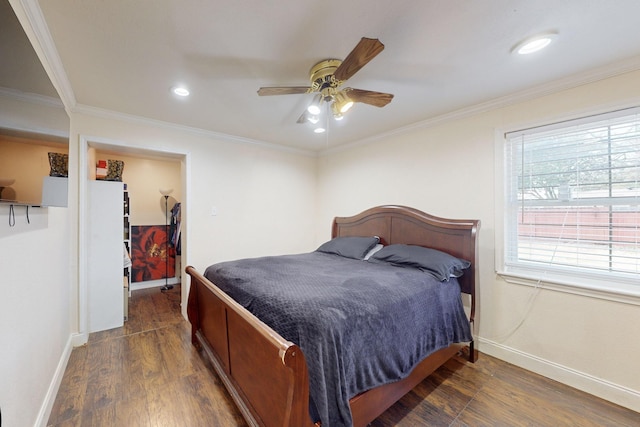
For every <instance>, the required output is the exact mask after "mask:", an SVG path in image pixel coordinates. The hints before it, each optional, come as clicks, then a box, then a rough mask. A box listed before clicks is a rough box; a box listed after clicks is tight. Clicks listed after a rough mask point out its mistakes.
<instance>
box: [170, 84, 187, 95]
mask: <svg viewBox="0 0 640 427" xmlns="http://www.w3.org/2000/svg"><path fill="white" fill-rule="evenodd" d="M171 92H173V93H174V94H176V95H178V96H189V89H187V88H186V87H184V86H174V87H172V88H171Z"/></svg>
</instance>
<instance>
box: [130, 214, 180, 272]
mask: <svg viewBox="0 0 640 427" xmlns="http://www.w3.org/2000/svg"><path fill="white" fill-rule="evenodd" d="M167 257H168V261H169V262H168V263H167ZM131 263H132V265H131V276H132V281H133V282H145V281H148V280H159V279H164V278H165V277H174V276H175V274H176V273H175V248H174V247H173V246H172V245H171V244H167V232H166V226H165V225H133V226H131Z"/></svg>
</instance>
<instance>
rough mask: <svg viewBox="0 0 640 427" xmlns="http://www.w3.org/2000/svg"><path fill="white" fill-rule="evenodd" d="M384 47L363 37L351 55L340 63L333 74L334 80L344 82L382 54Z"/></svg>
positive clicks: (376, 40)
mask: <svg viewBox="0 0 640 427" xmlns="http://www.w3.org/2000/svg"><path fill="white" fill-rule="evenodd" d="M383 49H384V45H383V44H382V43H380V40H378V39H368V38H366V37H363V38H362V39H360V42H358V44H357V45H356V47H354V48H353V50H352V51H351V53H349V55H347V57H346V58H345V59H344V61H342V64H340V66H339V67H338V68H337V69H336V71H335V72H334V73H333V76H334V77H335V79H336V80H340V81H345V80H347V79H349V78H350V77H351V76H353V75H354V74H355V73H357V72H358V70H360V68H362V67H364V66H365V65H367V63H368V62H369V61H371V60H372V59H373V58H375V56H376V55H377V54H379V53H380V52H382V50H383Z"/></svg>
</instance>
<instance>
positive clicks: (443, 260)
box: [369, 245, 471, 281]
mask: <svg viewBox="0 0 640 427" xmlns="http://www.w3.org/2000/svg"><path fill="white" fill-rule="evenodd" d="M369 262H375V263H388V264H393V265H396V266H409V267H415V268H419V269H421V270H424V271H427V272H429V273H432V274H433V275H434V276H435V277H436V278H437V279H438V280H440V281H444V280H449V278H450V277H460V276H462V274H463V273H464V270H465V269H467V268H469V266H470V265H471V263H470V262H469V261H465V260H463V259H460V258H456V257H454V256H452V255H449V254H447V253H445V252H442V251H439V250H436V249H431V248H423V247H422V246H415V245H389V246H385V247H384V248H382V249H380V250H379V251H378V252H376V253H375V254H373V255H372V256H371V258H369Z"/></svg>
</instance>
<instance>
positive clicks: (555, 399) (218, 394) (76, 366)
mask: <svg viewBox="0 0 640 427" xmlns="http://www.w3.org/2000/svg"><path fill="white" fill-rule="evenodd" d="M48 425H49V426H55V427H71V426H73V427H79V426H96V427H102V426H127V427H142V426H153V427H160V426H184V427H191V426H194V427H199V426H203V427H204V426H207V427H209V426H220V427H223V426H224V427H227V426H229V427H234V426H237V427H244V426H246V425H247V424H246V423H245V422H244V421H243V419H242V417H241V415H240V412H239V411H238V410H237V408H236V407H235V405H234V403H233V401H232V400H231V398H230V397H229V395H228V394H227V392H226V390H225V388H224V386H223V384H222V383H221V382H220V380H219V379H218V378H217V376H216V374H215V373H214V371H213V369H212V368H211V366H210V365H209V364H208V363H207V362H205V361H204V359H203V357H202V356H201V355H200V354H199V353H198V351H197V350H195V348H194V347H193V346H192V345H191V334H190V326H189V323H188V322H187V321H185V320H184V319H183V318H182V317H181V315H180V286H176V287H174V289H173V290H171V291H169V292H167V293H161V292H160V291H159V289H158V288H154V289H146V290H140V291H134V292H133V295H132V297H131V301H130V306H129V320H128V321H127V322H125V326H124V327H122V328H116V329H112V330H109V331H104V332H99V333H95V334H92V335H91V336H90V338H89V342H88V344H87V345H85V346H83V347H78V348H75V349H74V350H73V352H72V353H71V357H70V360H69V363H68V365H67V369H66V371H65V374H64V377H63V380H62V384H61V386H60V390H59V392H58V395H57V397H56V401H55V403H54V406H53V409H52V412H51V415H50V417H49V423H48ZM639 425H640V414H638V413H636V412H633V411H630V410H628V409H625V408H622V407H620V406H616V405H614V404H612V403H609V402H606V401H603V400H601V399H598V398H595V397H593V396H591V395H588V394H586V393H583V392H580V391H578V390H575V389H572V388H570V387H567V386H565V385H563V384H560V383H557V382H555V381H552V380H549V379H546V378H544V377H541V376H539V375H536V374H533V373H531V372H528V371H525V370H523V369H520V368H518V367H516V366H513V365H510V364H508V363H505V362H502V361H500V360H498V359H495V358H492V357H490V356H487V355H484V354H481V355H480V359H479V360H478V362H476V363H475V364H471V363H468V362H465V361H464V360H461V359H455V358H454V359H452V360H450V361H449V362H447V364H445V365H444V366H443V367H441V368H440V369H438V370H437V371H436V372H435V373H434V374H433V375H431V376H430V377H429V378H427V379H426V380H424V381H423V382H422V383H421V384H419V385H418V386H417V387H416V388H415V389H414V390H412V391H411V392H410V393H409V394H407V395H406V396H405V397H403V398H402V399H401V400H400V401H399V402H398V403H396V404H395V405H394V406H393V407H391V408H390V409H389V410H388V411H386V412H385V413H384V414H383V415H382V416H381V417H379V418H378V419H377V420H375V421H374V422H373V423H372V424H371V426H372V427H388V426H405V427H409V426H411V427H414V426H450V427H465V426H470V427H471V426H553V427H556V426H639Z"/></svg>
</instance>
